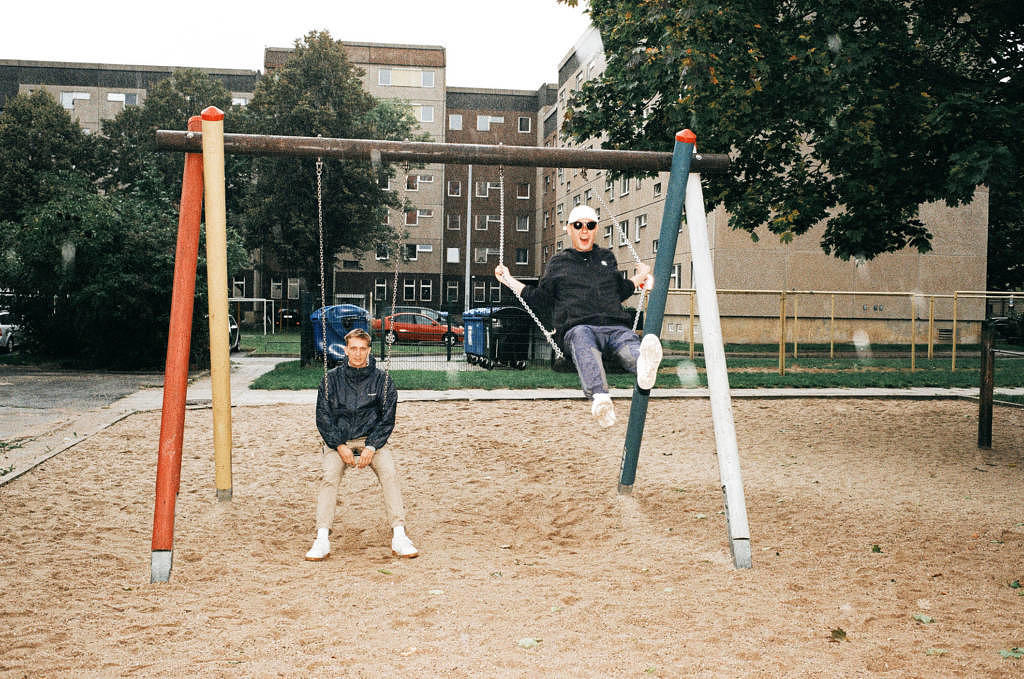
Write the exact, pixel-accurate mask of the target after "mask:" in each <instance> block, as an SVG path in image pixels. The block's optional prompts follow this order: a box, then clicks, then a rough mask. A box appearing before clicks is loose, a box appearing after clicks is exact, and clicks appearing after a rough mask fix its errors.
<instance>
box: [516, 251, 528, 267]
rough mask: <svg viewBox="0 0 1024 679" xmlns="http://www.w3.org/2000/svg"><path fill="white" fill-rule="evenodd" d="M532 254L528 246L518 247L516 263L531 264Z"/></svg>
mask: <svg viewBox="0 0 1024 679" xmlns="http://www.w3.org/2000/svg"><path fill="white" fill-rule="evenodd" d="M529 263H530V255H529V250H527V249H526V248H516V264H529Z"/></svg>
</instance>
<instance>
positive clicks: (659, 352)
mask: <svg viewBox="0 0 1024 679" xmlns="http://www.w3.org/2000/svg"><path fill="white" fill-rule="evenodd" d="M648 337H653V338H654V341H653V342H642V341H641V343H640V360H642V361H643V362H644V363H645V364H653V365H654V374H653V375H652V378H653V379H652V380H651V385H650V386H649V387H644V386H641V385H640V375H639V373H640V370H639V369H638V370H637V373H638V374H637V381H636V383H637V386H639V387H640V388H641V389H653V388H654V383H655V382H657V381H658V368H660V367H661V359H662V358H663V357H664V353H665V352H664V350H663V349H662V348H661V342H660V341H659V340H658V338H657V336H655V335H648ZM644 339H646V337H645V338H644ZM638 368H639V366H638Z"/></svg>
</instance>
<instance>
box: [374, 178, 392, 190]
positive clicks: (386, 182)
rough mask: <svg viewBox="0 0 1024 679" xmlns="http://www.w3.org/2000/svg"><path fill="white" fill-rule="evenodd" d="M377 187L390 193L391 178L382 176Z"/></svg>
mask: <svg viewBox="0 0 1024 679" xmlns="http://www.w3.org/2000/svg"><path fill="white" fill-rule="evenodd" d="M377 185H378V186H380V188H382V189H384V190H385V191H390V190H391V177H389V176H387V175H382V176H381V178H380V179H378V180H377Z"/></svg>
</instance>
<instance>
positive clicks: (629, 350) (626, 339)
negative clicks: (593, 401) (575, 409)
mask: <svg viewBox="0 0 1024 679" xmlns="http://www.w3.org/2000/svg"><path fill="white" fill-rule="evenodd" d="M564 344H565V346H566V348H567V349H568V350H569V352H570V353H571V354H572V362H573V363H575V364H576V372H577V373H579V376H580V383H582V385H583V395H584V396H586V397H587V398H591V397H592V396H593V395H594V394H607V393H608V378H607V377H606V376H605V373H604V363H602V361H601V357H602V356H605V355H608V356H615V357H616V358H617V359H618V360H619V363H621V364H622V367H623V368H625V369H626V370H627V371H629V372H631V373H633V374H634V375H635V374H636V359H637V357H638V356H640V338H639V337H637V336H636V333H635V332H633V331H632V330H631V329H629V328H625V327H623V326H621V325H576V326H573V327H572V328H569V331H568V332H567V333H565V342H564Z"/></svg>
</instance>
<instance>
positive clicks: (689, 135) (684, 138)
mask: <svg viewBox="0 0 1024 679" xmlns="http://www.w3.org/2000/svg"><path fill="white" fill-rule="evenodd" d="M203 116H204V118H205V116H206V112H205V111H203ZM676 141H678V142H681V143H683V144H696V143H697V135H695V134H694V133H693V132H691V131H690V130H682V131H681V132H676Z"/></svg>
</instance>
